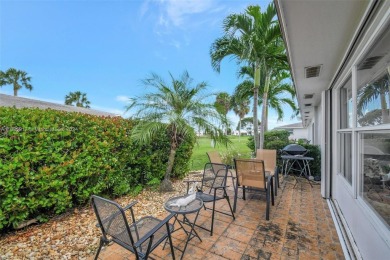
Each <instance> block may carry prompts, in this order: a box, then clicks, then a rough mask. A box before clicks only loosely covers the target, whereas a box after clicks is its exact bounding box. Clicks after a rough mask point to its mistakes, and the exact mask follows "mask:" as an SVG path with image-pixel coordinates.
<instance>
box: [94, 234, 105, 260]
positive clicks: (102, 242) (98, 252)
mask: <svg viewBox="0 0 390 260" xmlns="http://www.w3.org/2000/svg"><path fill="white" fill-rule="evenodd" d="M104 244H105V242H104V238H102V237H101V238H100V242H99V248H98V251H97V252H96V255H95V260H97V259H98V257H99V254H100V250H101V249H102V247H103V245H104Z"/></svg>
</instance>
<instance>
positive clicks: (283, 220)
mask: <svg viewBox="0 0 390 260" xmlns="http://www.w3.org/2000/svg"><path fill="white" fill-rule="evenodd" d="M298 180H299V182H298V184H297V185H296V186H295V188H293V187H294V184H295V180H294V179H293V178H291V177H289V178H287V179H286V180H285V181H284V182H283V183H282V184H281V187H280V189H279V190H278V196H277V197H275V198H276V200H275V206H271V214H270V220H269V221H266V220H265V196H264V195H257V194H253V195H249V196H247V200H245V201H244V200H242V199H238V203H237V204H238V205H237V212H236V219H235V220H234V221H233V219H232V218H231V217H228V216H225V215H223V214H219V213H216V221H215V223H214V225H215V226H214V235H213V236H210V233H208V232H206V231H204V230H202V229H199V228H198V229H196V230H197V232H198V234H199V235H200V237H201V238H202V240H203V242H200V241H199V240H198V239H197V238H194V239H192V240H191V241H190V243H189V245H188V247H187V250H186V252H185V255H184V257H183V259H203V260H205V259H344V255H343V251H342V248H341V245H340V242H339V238H338V236H337V233H336V229H335V226H334V223H333V220H332V217H331V213H330V211H329V208H328V204H327V202H326V200H325V199H323V198H322V197H321V194H320V185H318V184H314V185H313V188H311V187H310V185H309V183H308V182H307V180H304V179H298ZM240 194H241V192H240ZM229 195H232V190H230V191H229ZM239 197H240V196H239ZM231 201H233V200H231ZM217 206H218V208H219V209H221V210H227V209H228V206H227V203H226V200H221V201H219V202H217ZM210 216H211V212H210V211H209V210H203V209H202V210H201V212H200V216H199V218H198V221H197V224H199V225H202V226H205V227H209V226H210V223H211V219H210ZM172 236H173V244H174V246H176V247H179V248H183V247H184V243H185V242H184V239H185V238H186V236H185V233H184V232H183V231H182V230H180V231H178V232H175V233H173V234H172ZM151 256H152V257H153V258H155V259H171V255H170V249H169V246H167V247H166V248H165V249H164V250H163V248H162V245H160V246H159V247H158V248H157V249H155V250H154V251H153V253H152V254H151ZM175 256H176V258H177V259H180V256H181V252H180V251H178V250H176V251H175ZM99 258H100V259H107V260H108V259H109V260H116V259H135V257H134V255H133V254H131V253H130V252H128V251H126V250H124V249H123V248H121V247H120V246H118V245H115V244H113V245H110V246H108V247H105V248H103V250H102V252H101V254H100V257H99Z"/></svg>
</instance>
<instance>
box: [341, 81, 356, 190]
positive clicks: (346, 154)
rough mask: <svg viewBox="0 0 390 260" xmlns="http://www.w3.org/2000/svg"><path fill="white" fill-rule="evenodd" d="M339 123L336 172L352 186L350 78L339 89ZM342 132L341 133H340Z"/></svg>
mask: <svg viewBox="0 0 390 260" xmlns="http://www.w3.org/2000/svg"><path fill="white" fill-rule="evenodd" d="M339 97H340V98H339V102H340V121H339V129H340V131H339V132H338V146H339V147H338V148H339V149H338V150H339V155H340V161H339V166H338V172H339V173H340V174H341V175H342V176H343V177H344V179H345V180H346V181H347V182H348V183H349V184H350V185H352V131H351V128H352V105H353V103H352V80H351V76H350V77H349V78H348V79H347V80H346V81H345V83H344V84H343V86H342V87H341V88H340V89H339ZM341 130H342V131H341Z"/></svg>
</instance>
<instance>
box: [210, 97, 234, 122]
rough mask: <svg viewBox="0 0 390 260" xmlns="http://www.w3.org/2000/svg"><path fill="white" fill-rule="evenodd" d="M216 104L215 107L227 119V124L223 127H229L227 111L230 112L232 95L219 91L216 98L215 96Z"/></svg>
mask: <svg viewBox="0 0 390 260" xmlns="http://www.w3.org/2000/svg"><path fill="white" fill-rule="evenodd" d="M214 106H215V109H216V110H217V112H218V113H219V114H220V115H221V116H223V117H224V118H225V120H224V121H225V125H224V126H223V127H225V128H226V129H227V128H228V127H229V123H228V120H227V118H226V116H227V113H228V112H229V110H230V106H231V97H230V95H229V94H228V93H226V92H220V93H218V94H217V96H216V98H215V103H214Z"/></svg>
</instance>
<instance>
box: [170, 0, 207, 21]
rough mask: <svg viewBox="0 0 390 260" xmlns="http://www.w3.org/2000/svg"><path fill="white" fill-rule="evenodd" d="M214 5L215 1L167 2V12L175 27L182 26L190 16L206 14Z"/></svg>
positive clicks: (174, 0)
mask: <svg viewBox="0 0 390 260" xmlns="http://www.w3.org/2000/svg"><path fill="white" fill-rule="evenodd" d="M213 4H214V1H213V0H185V1H183V0H167V1H165V12H166V15H167V18H168V19H169V20H170V22H172V24H173V25H175V26H181V25H182V24H183V23H184V21H185V19H186V18H187V17H188V16H190V15H192V14H199V13H203V12H206V11H208V10H210V9H211V7H212V6H213Z"/></svg>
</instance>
